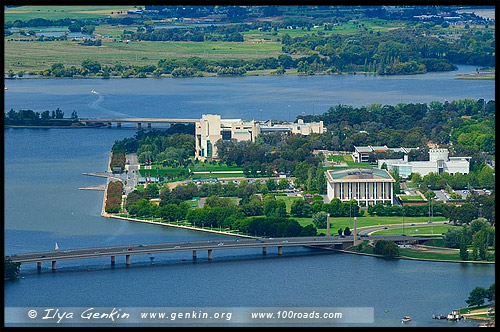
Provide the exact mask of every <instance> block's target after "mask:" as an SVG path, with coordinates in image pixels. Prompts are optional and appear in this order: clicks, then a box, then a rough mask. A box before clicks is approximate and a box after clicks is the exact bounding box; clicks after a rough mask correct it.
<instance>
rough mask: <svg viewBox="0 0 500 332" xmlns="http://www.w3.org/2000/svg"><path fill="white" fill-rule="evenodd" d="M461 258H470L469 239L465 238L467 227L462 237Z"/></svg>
mask: <svg viewBox="0 0 500 332" xmlns="http://www.w3.org/2000/svg"><path fill="white" fill-rule="evenodd" d="M460 259H461V260H463V261H466V260H468V259H469V252H468V251H467V241H466V239H465V229H464V230H463V231H462V236H461V237H460Z"/></svg>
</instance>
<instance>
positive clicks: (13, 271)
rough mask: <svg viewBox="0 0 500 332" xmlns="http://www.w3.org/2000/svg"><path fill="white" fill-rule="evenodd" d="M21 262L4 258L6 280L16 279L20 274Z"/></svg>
mask: <svg viewBox="0 0 500 332" xmlns="http://www.w3.org/2000/svg"><path fill="white" fill-rule="evenodd" d="M20 266H21V263H14V262H12V260H10V259H4V265H3V268H4V280H14V279H16V278H17V275H18V274H19V268H20Z"/></svg>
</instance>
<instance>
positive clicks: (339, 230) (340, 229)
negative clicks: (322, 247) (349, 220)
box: [337, 228, 342, 236]
mask: <svg viewBox="0 0 500 332" xmlns="http://www.w3.org/2000/svg"><path fill="white" fill-rule="evenodd" d="M337 233H339V236H340V235H342V228H339V229H338V230H337Z"/></svg>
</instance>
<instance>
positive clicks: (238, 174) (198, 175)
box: [190, 173, 245, 180]
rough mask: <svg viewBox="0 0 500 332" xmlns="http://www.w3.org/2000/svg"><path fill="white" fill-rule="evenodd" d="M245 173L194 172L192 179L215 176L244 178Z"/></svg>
mask: <svg viewBox="0 0 500 332" xmlns="http://www.w3.org/2000/svg"><path fill="white" fill-rule="evenodd" d="M243 177H245V174H243V173H203V174H193V175H191V177H190V178H191V179H193V180H198V179H208V178H210V179H213V178H218V179H219V178H243Z"/></svg>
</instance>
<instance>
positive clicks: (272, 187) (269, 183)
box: [266, 179, 277, 191]
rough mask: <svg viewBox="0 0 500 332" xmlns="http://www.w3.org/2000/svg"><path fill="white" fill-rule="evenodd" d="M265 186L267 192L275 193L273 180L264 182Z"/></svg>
mask: <svg viewBox="0 0 500 332" xmlns="http://www.w3.org/2000/svg"><path fill="white" fill-rule="evenodd" d="M266 186H267V189H268V190H269V191H275V190H276V187H277V186H276V181H275V180H274V179H268V180H267V181H266Z"/></svg>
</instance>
